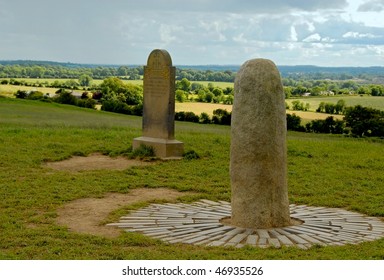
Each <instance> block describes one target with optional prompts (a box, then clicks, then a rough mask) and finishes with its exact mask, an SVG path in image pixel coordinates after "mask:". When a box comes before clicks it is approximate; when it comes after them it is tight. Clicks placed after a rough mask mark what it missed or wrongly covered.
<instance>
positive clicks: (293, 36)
mask: <svg viewBox="0 0 384 280" xmlns="http://www.w3.org/2000/svg"><path fill="white" fill-rule="evenodd" d="M291 41H294V42H297V41H298V39H297V32H296V28H295V26H293V25H292V26H291Z"/></svg>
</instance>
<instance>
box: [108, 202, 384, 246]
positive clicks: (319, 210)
mask: <svg viewBox="0 0 384 280" xmlns="http://www.w3.org/2000/svg"><path fill="white" fill-rule="evenodd" d="M290 211H291V217H294V218H298V219H300V220H301V221H302V224H301V225H296V226H287V227H281V228H273V229H244V228H238V227H235V226H230V225H223V224H222V223H221V222H220V221H221V220H222V219H223V218H227V217H230V215H231V204H230V203H229V202H227V201H210V200H206V199H203V200H201V201H198V202H195V203H192V204H186V203H165V204H152V205H149V206H148V207H145V208H142V209H139V210H137V211H132V212H130V213H129V214H127V215H124V216H123V217H121V219H120V221H119V222H118V223H111V224H108V225H107V226H114V227H120V228H123V229H124V230H125V231H128V232H140V233H143V234H144V235H147V236H150V237H153V238H158V239H161V240H163V241H166V242H169V243H178V242H181V243H187V244H196V245H205V246H235V247H238V248H239V247H242V246H244V245H250V246H256V247H260V248H267V247H281V246H297V247H299V248H302V249H308V248H310V247H311V246H312V245H314V244H319V245H322V246H326V245H340V246H341V245H345V244H357V243H360V242H364V241H373V240H377V239H380V238H383V237H384V222H383V221H382V220H380V219H378V218H376V217H367V216H364V215H362V214H360V213H356V212H350V211H347V210H344V209H337V208H326V207H313V206H306V205H295V204H291V205H290Z"/></svg>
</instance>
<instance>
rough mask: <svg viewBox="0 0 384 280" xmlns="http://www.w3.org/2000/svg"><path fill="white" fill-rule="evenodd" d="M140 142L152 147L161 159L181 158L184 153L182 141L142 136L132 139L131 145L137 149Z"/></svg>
mask: <svg viewBox="0 0 384 280" xmlns="http://www.w3.org/2000/svg"><path fill="white" fill-rule="evenodd" d="M142 144H143V145H146V146H150V147H153V149H154V150H155V155H156V156H157V157H159V158H163V159H171V158H175V159H177V158H181V157H182V156H183V153H184V143H183V142H180V141H177V140H169V139H162V138H152V137H145V136H142V137H138V138H135V139H133V143H132V147H133V149H137V148H139V147H140V145H142Z"/></svg>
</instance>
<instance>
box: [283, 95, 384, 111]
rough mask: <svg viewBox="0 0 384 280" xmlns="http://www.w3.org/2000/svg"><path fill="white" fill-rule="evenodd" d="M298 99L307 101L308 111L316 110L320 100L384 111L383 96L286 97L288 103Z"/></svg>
mask: <svg viewBox="0 0 384 280" xmlns="http://www.w3.org/2000/svg"><path fill="white" fill-rule="evenodd" d="M294 100H299V101H301V102H303V103H304V104H305V103H309V105H310V109H309V110H310V111H313V112H314V111H316V109H317V108H318V107H319V104H320V103H321V102H325V103H327V102H329V103H334V104H336V103H337V101H338V100H344V101H345V104H346V106H347V107H349V106H356V105H361V106H363V107H372V108H375V109H378V110H382V111H384V97H383V96H332V97H306V98H291V99H287V100H286V102H287V103H288V104H292V101H294Z"/></svg>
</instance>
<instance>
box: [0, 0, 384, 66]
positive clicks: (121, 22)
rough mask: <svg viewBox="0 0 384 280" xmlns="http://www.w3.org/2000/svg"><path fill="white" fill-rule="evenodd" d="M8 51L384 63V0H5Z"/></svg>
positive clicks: (84, 59)
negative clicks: (166, 53)
mask: <svg viewBox="0 0 384 280" xmlns="http://www.w3.org/2000/svg"><path fill="white" fill-rule="evenodd" d="M0 38H1V41H0V42H1V43H0V60H14V59H30V60H52V61H61V62H75V63H102V64H145V63H146V60H147V57H148V55H149V53H150V52H151V50H153V49H156V48H162V49H166V50H168V51H169V53H170V54H171V56H172V59H173V63H174V64H175V65H181V64H183V65H185V64H187V65H206V64H219V65H225V64H236V65H239V64H242V63H243V62H244V61H246V60H248V59H251V58H259V57H261V58H268V59H272V60H273V61H274V62H275V63H276V64H278V65H303V64H305V65H319V66H384V0H193V1H192V0H189V1H184V0H134V1H131V0H108V1H101V0H66V1H57V0H34V1H26V0H24V1H22V0H0Z"/></svg>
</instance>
